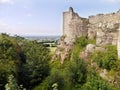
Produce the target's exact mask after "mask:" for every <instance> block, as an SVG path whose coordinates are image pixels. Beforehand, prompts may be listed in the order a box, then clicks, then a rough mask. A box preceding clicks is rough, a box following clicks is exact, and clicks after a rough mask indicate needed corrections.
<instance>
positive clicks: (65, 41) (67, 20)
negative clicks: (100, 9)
mask: <svg viewBox="0 0 120 90" xmlns="http://www.w3.org/2000/svg"><path fill="white" fill-rule="evenodd" d="M81 36H87V37H88V38H89V39H96V45H97V46H100V47H101V45H107V44H108V45H117V48H118V49H117V50H118V58H120V10H119V11H117V12H116V13H110V14H98V15H96V16H89V18H88V19H86V18H82V17H80V16H79V15H78V14H77V13H75V12H74V11H73V8H72V7H70V8H69V11H66V12H63V36H62V37H61V40H60V45H58V47H57V49H56V51H55V55H54V56H53V59H52V60H55V59H56V57H59V58H61V63H63V62H64V60H65V58H66V57H67V56H69V55H68V54H69V51H70V50H71V49H72V48H73V46H74V42H75V38H76V37H81Z"/></svg>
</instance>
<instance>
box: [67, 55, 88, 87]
mask: <svg viewBox="0 0 120 90" xmlns="http://www.w3.org/2000/svg"><path fill="white" fill-rule="evenodd" d="M67 78H68V81H69V83H71V85H73V86H75V87H76V85H77V84H83V83H85V81H86V80H85V79H86V65H85V63H84V61H83V60H82V59H80V58H79V57H77V56H76V55H74V56H73V60H72V61H70V63H69V65H68V66H67Z"/></svg>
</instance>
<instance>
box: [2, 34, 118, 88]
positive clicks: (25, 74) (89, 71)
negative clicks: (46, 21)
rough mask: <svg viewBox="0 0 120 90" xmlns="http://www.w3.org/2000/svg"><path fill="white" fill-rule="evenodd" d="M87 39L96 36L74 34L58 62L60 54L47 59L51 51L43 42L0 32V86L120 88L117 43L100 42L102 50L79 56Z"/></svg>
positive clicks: (84, 47) (89, 41) (92, 41)
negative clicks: (71, 46)
mask: <svg viewBox="0 0 120 90" xmlns="http://www.w3.org/2000/svg"><path fill="white" fill-rule="evenodd" d="M89 43H92V44H95V40H88V39H87V38H86V37H80V38H77V39H76V42H75V44H74V47H73V48H72V49H71V50H70V51H69V53H68V54H69V55H68V57H67V58H66V59H65V61H64V63H63V64H61V63H60V60H59V58H58V60H56V61H52V62H51V61H50V58H51V52H50V50H49V49H48V48H46V47H45V46H44V45H43V44H42V43H38V42H36V41H29V40H26V39H24V38H22V37H19V36H15V37H12V36H8V35H6V34H2V35H0V90H5V89H6V90H8V89H9V90H24V89H25V88H26V89H27V90H119V89H120V77H119V75H120V67H119V65H120V61H119V60H118V59H117V51H116V46H111V45H106V46H103V47H104V48H105V51H95V52H94V53H90V54H89V55H88V58H87V59H84V58H81V57H80V54H81V52H83V51H84V50H85V49H86V45H87V44H89ZM103 70H106V72H107V74H104V73H102V72H101V71H103ZM101 75H102V76H101Z"/></svg>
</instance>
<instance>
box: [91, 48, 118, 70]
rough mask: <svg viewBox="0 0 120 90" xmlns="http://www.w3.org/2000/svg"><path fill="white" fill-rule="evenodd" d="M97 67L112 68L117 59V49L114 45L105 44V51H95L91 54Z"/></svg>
mask: <svg viewBox="0 0 120 90" xmlns="http://www.w3.org/2000/svg"><path fill="white" fill-rule="evenodd" d="M92 59H93V61H95V62H96V63H97V64H98V65H99V67H102V68H105V69H108V70H110V69H114V68H115V63H116V61H117V49H116V47H115V46H106V51H104V52H103V51H96V52H95V53H94V54H93V56H92Z"/></svg>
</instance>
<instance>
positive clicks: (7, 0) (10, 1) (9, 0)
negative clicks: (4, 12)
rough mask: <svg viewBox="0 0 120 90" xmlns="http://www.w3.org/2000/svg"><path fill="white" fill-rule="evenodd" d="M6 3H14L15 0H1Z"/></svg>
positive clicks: (0, 0)
mask: <svg viewBox="0 0 120 90" xmlns="http://www.w3.org/2000/svg"><path fill="white" fill-rule="evenodd" d="M5 3H9V4H14V2H13V0H0V4H5Z"/></svg>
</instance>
